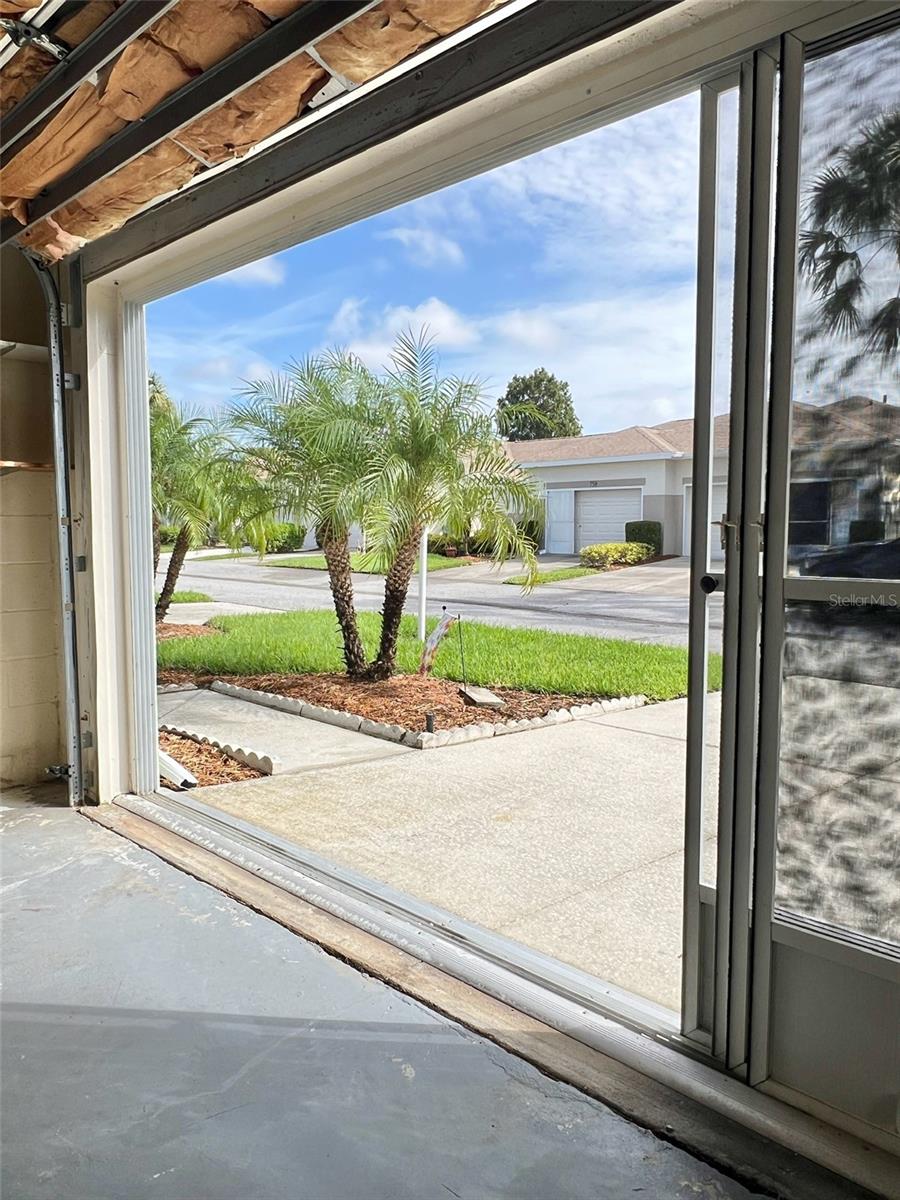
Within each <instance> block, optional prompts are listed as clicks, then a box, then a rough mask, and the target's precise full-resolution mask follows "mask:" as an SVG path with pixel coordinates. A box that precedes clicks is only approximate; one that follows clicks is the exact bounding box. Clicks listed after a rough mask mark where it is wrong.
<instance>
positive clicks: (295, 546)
mask: <svg viewBox="0 0 900 1200" xmlns="http://www.w3.org/2000/svg"><path fill="white" fill-rule="evenodd" d="M305 541H306V530H305V529H304V528H303V526H302V525H295V524H294V523H293V521H282V522H281V523H280V524H278V525H273V526H272V528H271V529H270V530H269V534H268V537H267V538H266V553H267V554H278V553H281V552H283V551H286V550H302V549H303V543H304V542H305Z"/></svg>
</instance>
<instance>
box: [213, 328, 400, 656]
mask: <svg viewBox="0 0 900 1200" xmlns="http://www.w3.org/2000/svg"><path fill="white" fill-rule="evenodd" d="M380 396H381V387H380V384H379V383H378V381H377V380H376V379H375V377H374V376H373V375H371V374H370V372H369V371H368V370H367V369H366V368H365V366H364V365H363V363H362V362H361V361H360V360H359V359H357V358H354V357H353V356H352V355H349V354H346V353H344V352H341V351H332V352H329V353H326V354H322V355H318V356H315V357H311V358H307V359H305V360H304V361H303V362H299V363H292V364H290V365H289V366H288V367H287V368H286V369H285V370H284V371H282V372H280V373H278V374H273V375H270V376H269V377H267V378H265V379H260V380H257V381H255V382H253V383H251V384H250V385H249V387H248V388H247V390H246V392H245V394H244V399H243V401H242V403H240V404H239V405H237V406H236V407H235V409H234V411H233V413H232V416H231V425H232V430H233V435H234V436H233V440H232V446H231V451H230V454H229V456H228V459H229V462H228V472H229V474H228V484H227V486H226V488H225V491H226V492H227V493H229V494H230V495H232V497H239V503H238V505H237V507H238V508H239V509H243V512H244V514H245V518H247V519H250V520H252V521H255V522H256V523H257V524H259V522H264V521H265V520H266V519H267V518H274V517H276V516H277V515H278V514H282V515H284V514H290V515H291V517H292V518H293V519H294V520H298V521H301V522H302V523H304V524H306V525H312V526H314V528H315V530H316V536H317V539H318V541H319V544H320V546H321V547H322V551H323V553H324V555H325V562H326V565H327V567H328V578H329V583H330V585H331V594H332V598H333V600H334V608H335V613H336V616H337V620H338V625H339V627H340V631H341V638H342V642H343V654H344V663H345V665H346V668H347V672H348V674H349V675H351V676H353V677H359V676H362V675H363V674H364V673H365V671H366V665H367V664H366V653H365V649H364V647H363V643H362V639H361V637H360V634H359V627H358V622H357V616H356V609H355V604H354V597H353V579H352V575H351V564H350V530H351V527H352V526H353V525H354V524H356V523H357V522H361V521H362V520H363V518H364V515H365V510H366V503H367V500H368V498H369V495H370V491H371V483H370V481H369V479H368V476H369V472H370V469H371V463H372V446H373V445H374V444H376V443H377V440H378V436H377V430H376V428H375V423H376V422H377V421H378V420H379V402H380ZM260 549H262V545H260Z"/></svg>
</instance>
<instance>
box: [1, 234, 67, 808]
mask: <svg viewBox="0 0 900 1200" xmlns="http://www.w3.org/2000/svg"><path fill="white" fill-rule="evenodd" d="M23 268H24V270H23ZM43 313H44V310H43V303H42V299H41V294H40V290H39V288H38V286H37V283H36V281H35V280H34V279H33V278H32V277H31V273H30V268H29V267H28V264H27V263H25V262H24V260H21V259H20V256H19V255H18V254H17V253H16V252H15V251H10V250H9V249H4V250H3V252H2V259H0V338H2V339H3V340H4V341H15V342H17V343H26V342H27V343H28V344H30V345H42V344H44V343H45V342H46V332H45V324H44V315H43ZM51 458H52V451H51V434H50V401H49V379H48V368H47V365H46V363H45V362H29V361H21V360H19V359H17V358H12V357H10V355H5V356H3V357H2V358H0V459H4V460H9V459H12V460H22V461H26V462H40V463H49V462H50V461H51ZM53 483H54V481H53V473H52V471H13V472H10V473H7V474H5V475H3V476H2V477H0V674H2V679H0V781H2V782H3V783H4V784H10V783H37V782H41V781H42V780H44V779H45V778H46V776H45V771H46V768H47V767H48V766H49V765H50V764H51V763H58V762H60V761H61V760H62V755H63V744H62V736H61V720H60V703H59V701H60V694H61V670H62V659H61V654H60V608H59V581H58V576H57V567H56V518H55V500H54V488H53Z"/></svg>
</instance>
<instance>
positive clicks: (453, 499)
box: [364, 331, 542, 680]
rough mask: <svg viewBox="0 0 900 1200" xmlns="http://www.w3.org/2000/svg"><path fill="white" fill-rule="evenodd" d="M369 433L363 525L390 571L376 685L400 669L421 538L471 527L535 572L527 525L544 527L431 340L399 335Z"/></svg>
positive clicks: (532, 489)
mask: <svg viewBox="0 0 900 1200" xmlns="http://www.w3.org/2000/svg"><path fill="white" fill-rule="evenodd" d="M391 362H392V366H391V369H390V370H389V371H388V373H387V375H386V377H385V378H384V380H383V387H382V391H381V394H380V397H379V417H378V419H377V420H376V421H375V422H374V423H373V424H372V425H371V426H370V431H369V436H370V437H372V433H373V431H374V438H373V440H372V443H371V446H370V451H369V453H370V461H371V465H370V468H369V471H368V474H367V478H366V490H367V492H368V497H367V501H366V510H365V516H364V525H365V529H366V534H367V539H368V544H369V545H370V547H371V550H370V552H369V557H370V559H371V560H372V562H373V564H375V565H379V566H381V567H382V569H383V570H384V571H385V583H384V605H383V608H382V614H381V637H380V640H379V645H378V651H377V654H376V656H375V658H374V660H373V661H372V662H371V663H370V664H369V667H368V671H367V674H368V676H369V678H370V679H373V680H380V679H387V678H389V677H390V676H391V675H392V674H393V673H394V672H395V670H396V666H397V638H398V634H399V631H400V620H401V617H402V615H403V608H404V605H405V603H406V597H407V593H408V591H409V584H410V579H411V577H412V573H413V569H414V567H415V563H416V556H417V553H418V549H419V543H420V539H421V537H422V533H423V532H424V531H425V530H427V529H445V530H446V531H447V532H448V533H449V534H450V535H451V536H453V537H460V536H462V535H463V534H464V532H465V531H466V530H468V529H469V528H472V527H474V528H475V529H477V531H478V533H479V535H480V536H482V537H484V539H485V540H486V541H488V542H490V543H491V544H492V546H493V548H494V556H495V558H496V559H497V560H498V561H502V560H504V559H506V558H508V557H510V556H511V555H517V556H521V558H522V559H523V561H524V563H525V567H526V572H527V573H528V574H529V576H530V577H531V578H534V576H535V575H536V573H537V561H536V558H535V551H534V545H533V543H532V542H531V541H530V540H529V539H528V538H527V537H526V536H525V534H524V533H523V531H522V528H521V525H522V523H524V522H526V521H529V522H539V521H540V519H541V515H542V504H541V499H540V496H539V494H538V491H537V489H536V486H535V484H534V481H533V480H532V478H531V477H530V476H529V475H527V474H526V473H525V472H524V471H523V470H522V469H521V468H520V467H519V466H518V464H517V463H515V462H513V460H512V459H511V458H510V457H509V455H508V454H507V453H506V451H505V449H504V447H503V443H502V442H501V441H500V438H499V436H498V430H497V425H496V421H495V417H494V416H493V415H492V414H491V413H490V411H489V409H488V407H487V405H486V404H485V401H484V398H483V394H482V388H481V385H480V384H479V383H478V382H477V381H476V380H465V379H459V378H456V377H454V376H442V375H441V373H440V370H439V363H438V359H437V355H436V352H435V348H434V343H433V340H432V339H430V338H429V337H428V336H427V333H426V332H425V331H422V332H421V333H419V334H418V335H414V334H412V333H411V332H410V333H405V334H401V335H400V336H399V337H398V338H397V340H396V343H395V345H394V348H393V350H392V353H391Z"/></svg>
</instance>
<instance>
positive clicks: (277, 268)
mask: <svg viewBox="0 0 900 1200" xmlns="http://www.w3.org/2000/svg"><path fill="white" fill-rule="evenodd" d="M286 278H287V268H286V267H285V265H284V263H283V262H282V261H281V259H279V258H275V257H274V255H270V256H269V257H268V258H258V259H257V260H256V262H251V263H247V264H246V265H245V266H243V267H236V268H235V269H234V270H233V271H228V272H226V273H225V274H224V275H220V276H218V278H217V279H216V280H215V282H216V283H236V284H238V285H239V286H249V287H253V286H255V285H256V284H263V285H264V286H266V287H279V286H280V285H281V284H282V283H284V281H285V279H286Z"/></svg>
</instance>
